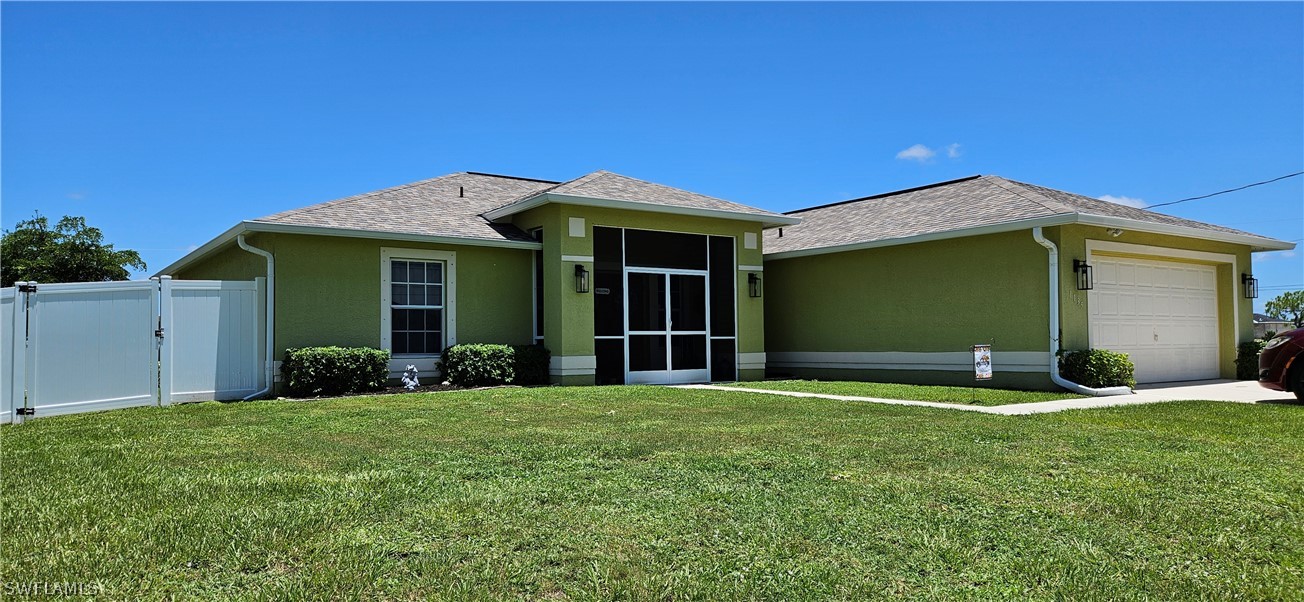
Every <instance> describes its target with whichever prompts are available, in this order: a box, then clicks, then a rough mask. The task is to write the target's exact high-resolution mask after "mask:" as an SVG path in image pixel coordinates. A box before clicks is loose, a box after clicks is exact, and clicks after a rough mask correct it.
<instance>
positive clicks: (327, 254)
mask: <svg viewBox="0 0 1304 602" xmlns="http://www.w3.org/2000/svg"><path fill="white" fill-rule="evenodd" d="M246 240H247V241H248V242H249V244H251V245H253V246H255V247H258V248H261V249H264V250H266V251H269V252H271V253H272V254H273V255H274V256H275V258H276V284H275V286H276V324H275V329H276V333H275V349H276V357H277V358H280V357H283V355H284V353H285V350H286V349H288V348H292V347H305V346H315V345H344V346H366V347H379V346H380V343H381V341H380V337H381V331H380V324H381V305H380V303H381V300H380V294H381V290H380V283H381V272H380V268H381V264H380V249H381V247H399V248H404V249H429V250H438V251H454V252H456V253H457V275H456V278H457V293H456V294H457V299H456V303H457V331H456V334H457V340H458V341H462V342H480V343H506V344H513V345H515V344H525V343H528V342H530V340H531V333H530V330H531V326H532V322H531V318H530V316H531V311H532V307H533V302H532V299H533V297H532V289H531V281H532V276H531V265H532V264H531V255H530V251H528V250H520V249H502V248H494V247H476V246H460V245H434V244H422V243H413V242H406V241H386V240H374V239H365V238H343V237H333V236H305V235H294V234H266V233H260V234H254V235H249V236H247V237H246ZM265 270H266V261H265V260H264V259H263V258H262V257H259V256H257V255H254V254H252V253H248V252H246V251H244V250H242V249H240V248H238V247H236V246H234V245H232V246H231V247H229V248H227V249H223V250H222V251H221V252H219V253H216V254H214V255H212V256H210V257H209V258H206V259H204V260H202V261H199V262H196V263H194V264H191V265H189V266H187V267H186V268H185V269H183V270H181V271H180V272H179V273H177V274H175V275H174V276H175V277H178V278H185V279H242V280H248V279H252V278H254V277H257V276H263V275H265Z"/></svg>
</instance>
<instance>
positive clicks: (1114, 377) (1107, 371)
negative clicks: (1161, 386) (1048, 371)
mask: <svg viewBox="0 0 1304 602" xmlns="http://www.w3.org/2000/svg"><path fill="white" fill-rule="evenodd" d="M1060 375H1061V376H1063V377H1064V378H1067V379H1069V380H1071V381H1073V382H1075V383H1078V384H1080V385H1083V386H1087V387H1091V388H1093V389H1099V388H1103V387H1122V386H1126V387H1132V388H1135V387H1136V366H1134V365H1132V360H1130V359H1128V357H1127V354H1126V353H1118V352H1115V351H1109V350H1107V349H1083V350H1081V351H1069V352H1067V353H1064V354H1063V357H1061V358H1060Z"/></svg>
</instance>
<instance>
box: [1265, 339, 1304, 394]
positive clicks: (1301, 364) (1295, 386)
mask: <svg viewBox="0 0 1304 602" xmlns="http://www.w3.org/2000/svg"><path fill="white" fill-rule="evenodd" d="M1259 384H1260V385H1263V386H1264V387H1267V388H1269V389H1272V390H1274V391H1290V392H1292V393H1294V394H1295V397H1296V399H1299V400H1300V401H1304V328H1296V329H1295V330H1287V331H1286V332H1283V333H1281V334H1279V335H1277V336H1275V337H1272V339H1270V340H1269V341H1268V344H1267V345H1265V346H1264V347H1263V353H1262V354H1260V355H1259Z"/></svg>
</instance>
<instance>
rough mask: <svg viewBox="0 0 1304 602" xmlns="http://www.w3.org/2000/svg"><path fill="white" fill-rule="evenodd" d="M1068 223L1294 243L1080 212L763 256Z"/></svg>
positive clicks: (1273, 247) (1263, 246)
mask: <svg viewBox="0 0 1304 602" xmlns="http://www.w3.org/2000/svg"><path fill="white" fill-rule="evenodd" d="M1069 224H1082V225H1084V226H1100V227H1102V228H1119V229H1122V230H1135V231H1137V232H1148V233H1151V234H1167V235H1170V236H1181V237H1183V238H1199V239H1203V240H1212V241H1217V242H1226V243H1232V244H1238V245H1248V246H1249V247H1250V250H1251V251H1253V252H1256V253H1257V252H1262V251H1286V250H1290V249H1294V248H1295V243H1291V242H1285V241H1281V240H1276V239H1272V238H1264V237H1261V236H1247V235H1244V234H1234V233H1231V232H1218V231H1216V230H1203V229H1200V228H1190V227H1187V226H1174V225H1169V224H1156V223H1154V222H1144V221H1140V220H1134V219H1127V218H1121V217H1109V216H1104V215H1085V214H1080V213H1064V214H1060V215H1052V216H1049V217H1039V218H1034V219H1026V220H1018V221H1013V222H1005V223H1001V224H992V225H990V226H978V227H976V228H964V229H960V230H951V231H948V232H937V233H932V234H921V235H919V236H907V237H903V238H888V239H884V240H874V241H869V242H860V243H851V244H845V245H836V246H832V247H817V248H814V249H800V250H797V251H779V252H775V253H766V254H765V259H767V260H772V259H790V258H793V257H806V256H810V255H824V254H826V253H843V252H846V251H859V250H862V249H875V248H878V247H893V246H898V245H909V244H914V243H919V242H929V241H934V240H947V239H951V238H964V237H967V236H982V235H984V234H998V233H1001V232H1014V231H1018V230H1027V229H1029V228H1035V227H1037V226H1041V227H1043V228H1044V227H1049V226H1065V225H1069Z"/></svg>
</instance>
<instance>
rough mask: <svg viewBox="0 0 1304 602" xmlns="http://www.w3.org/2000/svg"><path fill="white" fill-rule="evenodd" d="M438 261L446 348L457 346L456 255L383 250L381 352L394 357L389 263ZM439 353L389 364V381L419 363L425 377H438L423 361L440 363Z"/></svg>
mask: <svg viewBox="0 0 1304 602" xmlns="http://www.w3.org/2000/svg"><path fill="white" fill-rule="evenodd" d="M392 260H399V261H407V260H411V261H439V262H443V264H444V312H443V313H444V346H445V347H451V346H453V345H456V344H457V252H456V251H432V250H429V249H405V248H401V247H381V248H380V348H381V349H385V350H387V351H390V352H391V353H393V350H394V341H393V330H392V328H391V319H390V301H391V298H390V297H391V290H390V289H391V288H392V287H391V286H390V284H391V280H392V276H391V274H393V269H392V268H391V267H390V261H392ZM439 355H440V354H438V353H423V354H404V355H401V356H396V357H391V358H390V360H389V372H390V377H391V378H392V377H394V375H395V374H402V373H403V370H404V369H406V368H407V365H408V364H412V363H413V362H414V360H415V361H417V362H419V364H418V370H419V372H420V374H421V375H422V376H433V375H435V371H434V366H433V364H431V363H430V362H426V361H423V360H437V359H439Z"/></svg>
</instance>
